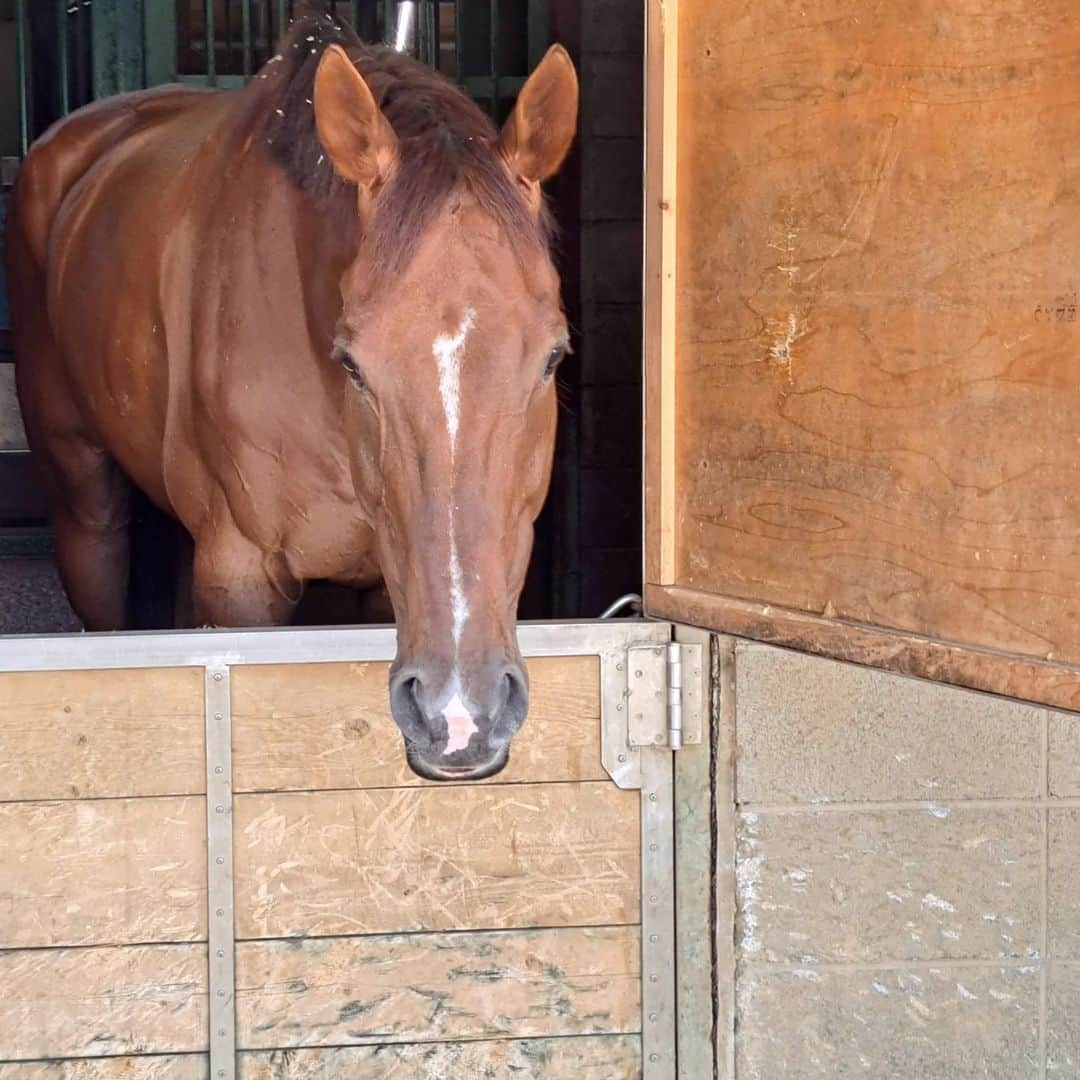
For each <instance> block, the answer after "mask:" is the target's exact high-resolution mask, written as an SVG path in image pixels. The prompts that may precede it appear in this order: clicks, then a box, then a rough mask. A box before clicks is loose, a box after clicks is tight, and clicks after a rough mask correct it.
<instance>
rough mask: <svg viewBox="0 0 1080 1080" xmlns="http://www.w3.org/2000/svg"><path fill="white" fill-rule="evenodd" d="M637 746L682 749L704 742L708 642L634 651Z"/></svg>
mask: <svg viewBox="0 0 1080 1080" xmlns="http://www.w3.org/2000/svg"><path fill="white" fill-rule="evenodd" d="M628 660H629V665H630V667H629V672H628V676H629V677H628V679H627V690H626V694H627V703H628V714H629V743H630V745H631V746H666V747H668V748H670V749H671V750H681V749H682V748H683V746H692V745H694V744H695V743H700V742H701V726H702V724H701V717H702V707H703V700H704V696H705V694H704V666H703V665H704V647H703V646H702V645H684V644H681V643H679V642H677V641H672V642H670V643H669V644H667V645H645V646H638V647H633V648H631V649H630V650H629V652H628Z"/></svg>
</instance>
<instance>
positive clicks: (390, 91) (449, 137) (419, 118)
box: [243, 8, 553, 275]
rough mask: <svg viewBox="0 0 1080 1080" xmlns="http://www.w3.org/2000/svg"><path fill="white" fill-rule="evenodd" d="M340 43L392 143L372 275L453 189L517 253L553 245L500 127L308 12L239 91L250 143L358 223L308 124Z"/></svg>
mask: <svg viewBox="0 0 1080 1080" xmlns="http://www.w3.org/2000/svg"><path fill="white" fill-rule="evenodd" d="M331 45H340V46H341V47H342V48H344V49H345V51H346V52H347V54H348V55H349V58H350V59H351V60H352V61H353V63H354V64H356V66H357V67H358V69H359V70H360V72H361V74H362V75H363V76H364V79H365V81H366V82H367V84H368V86H369V87H370V88H371V92H372V94H373V95H374V97H375V100H376V101H377V102H378V104H379V107H380V108H381V109H382V112H383V115H384V116H385V117H386V119H387V120H388V121H389V122H390V125H391V127H392V128H393V129H394V133H395V134H396V135H397V139H398V160H397V166H396V168H395V170H394V174H393V176H392V177H391V178H390V180H389V181H388V182H387V184H386V186H385V187H384V188H383V189H382V190H381V191H380V192H379V194H378V196H377V197H376V199H375V201H374V208H373V213H372V217H371V220H370V222H369V223H368V225H367V228H366V231H365V239H366V240H367V241H368V245H369V250H370V251H371V253H372V257H373V263H374V265H373V267H372V269H373V271H374V273H375V274H377V275H381V274H388V273H394V272H395V271H398V270H400V269H402V268H403V267H404V266H405V265H407V263H408V261H409V259H410V258H411V257H412V255H413V253H414V252H415V250H416V247H417V245H418V244H419V242H420V239H421V237H422V236H423V235H424V233H425V231H426V230H427V228H428V227H429V226H430V225H431V223H432V222H433V220H434V219H435V218H436V216H437V215H438V214H439V212H440V211H441V210H442V208H443V207H444V206H445V205H446V203H447V201H448V200H449V198H450V197H451V195H453V194H454V193H455V192H459V191H462V190H463V191H465V192H466V193H467V194H469V195H470V196H471V197H472V198H473V199H474V200H475V201H476V203H477V204H478V205H479V206H480V207H481V208H482V209H483V210H484V211H486V212H487V213H488V214H489V215H490V216H491V217H492V218H493V219H494V220H495V222H496V223H497V225H498V226H499V227H500V229H501V230H502V232H503V234H504V235H505V236H506V238H507V239H508V240H509V242H510V243H511V244H512V245H513V246H514V247H515V248H516V249H517V250H518V251H519V252H521V251H523V250H525V248H526V247H535V245H539V246H540V248H541V249H542V250H543V251H545V252H547V251H550V247H551V241H552V236H553V225H552V219H551V217H550V214H549V213H548V211H547V208H546V206H542V208H541V212H540V213H539V214H536V213H534V212H533V211H532V210H531V209H530V207H529V205H528V203H527V202H526V200H525V197H524V195H523V194H522V192H521V191H520V189H519V188H518V186H517V184H516V183H515V181H514V179H513V177H512V176H511V175H510V173H509V171H508V170H507V169H506V167H505V165H504V164H503V162H502V161H501V159H500V157H499V153H498V148H497V140H498V132H497V130H496V128H495V126H494V124H493V123H492V122H491V120H490V119H488V117H487V116H486V115H485V114H484V113H483V112H482V111H481V109H480V108H479V107H478V106H477V105H476V104H475V103H474V102H473V101H472V99H471V98H469V97H468V96H467V95H466V94H465V93H464V92H463V91H462V90H461V89H459V88H458V87H457V86H456V85H454V84H453V83H452V82H450V80H449V79H447V78H446V77H445V76H443V75H442V74H440V73H439V72H436V71H433V70H432V69H430V68H428V67H427V66H425V65H424V64H421V63H419V62H418V61H416V60H413V59H412V58H411V57H408V56H404V55H402V54H400V53H397V52H395V51H394V50H392V49H388V48H385V47H384V46H379V45H368V44H366V43H364V42H363V41H361V40H360V38H359V37H358V36H357V35H356V33H355V32H354V31H353V30H352V28H351V27H348V26H346V25H343V24H342V23H339V22H338V21H337V20H336V19H335V18H333V17H332V16H330V15H328V14H325V13H322V12H318V11H315V10H312V9H311V8H306V9H304V10H302V11H301V12H300V13H298V15H297V17H296V19H295V20H294V21H293V23H292V25H291V26H290V28H289V30H288V32H287V33H286V34H285V36H284V37H283V39H282V40H281V43H280V45H279V46H278V51H277V53H276V54H275V55H274V57H273V58H272V59H271V60H269V61H268V62H267V63H266V64H265V65H264V66H263V68H262V70H261V71H260V72H259V73H258V74H257V75H256V77H255V78H254V79H252V80H251V82H250V83H249V84H248V87H247V88H246V89H245V90H244V91H243V94H244V96H245V98H246V101H247V108H246V109H245V111H244V115H245V117H246V120H247V124H248V125H250V129H251V130H253V131H254V133H255V136H256V138H255V142H256V144H257V145H258V146H259V147H260V148H261V150H262V151H263V152H264V153H265V154H267V156H268V157H269V158H270V159H271V160H272V161H274V162H275V163H276V164H278V165H279V166H280V167H281V168H282V169H283V170H284V171H285V174H286V175H287V176H288V178H289V180H290V181H291V182H292V184H293V185H294V186H295V187H297V188H298V189H300V190H301V191H303V192H304V193H305V194H306V195H307V196H308V197H310V198H311V199H312V200H313V201H314V202H315V203H316V204H317V205H318V206H320V207H321V208H323V209H324V210H325V211H326V212H328V213H331V214H333V215H335V216H337V217H338V218H339V219H340V220H341V222H342V224H343V225H345V224H346V223H349V222H352V223H355V220H356V188H355V185H354V184H352V183H351V182H349V181H346V180H343V179H342V178H341V177H339V176H338V175H337V174H336V173H335V172H334V169H333V166H332V165H331V162H330V158H329V156H328V155H327V154H326V152H325V151H324V149H323V146H322V144H321V142H320V141H319V136H318V132H317V130H316V125H315V109H314V106H313V104H312V103H313V101H314V86H315V73H316V71H317V69H318V66H319V61H320V60H321V59H322V55H323V53H324V52H325V51H326V49H327V48H329V47H330V46H331Z"/></svg>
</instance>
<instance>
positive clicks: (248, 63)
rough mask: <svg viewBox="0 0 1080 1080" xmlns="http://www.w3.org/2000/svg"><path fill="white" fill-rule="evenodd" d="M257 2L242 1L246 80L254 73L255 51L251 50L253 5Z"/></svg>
mask: <svg viewBox="0 0 1080 1080" xmlns="http://www.w3.org/2000/svg"><path fill="white" fill-rule="evenodd" d="M254 2H255V0H240V6H241V9H242V11H241V23H240V30H241V34H242V35H243V39H244V78H245V79H250V78H251V71H252V67H253V65H252V56H253V51H252V48H251V5H252V4H253V3H254Z"/></svg>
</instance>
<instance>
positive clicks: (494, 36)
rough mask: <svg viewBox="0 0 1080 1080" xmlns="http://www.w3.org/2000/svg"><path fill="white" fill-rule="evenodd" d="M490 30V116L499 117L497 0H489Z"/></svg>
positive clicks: (496, 118) (495, 118)
mask: <svg viewBox="0 0 1080 1080" xmlns="http://www.w3.org/2000/svg"><path fill="white" fill-rule="evenodd" d="M489 10H490V12H491V25H490V27H489V29H490V32H491V37H490V43H489V46H488V49H489V52H490V53H491V116H492V118H493V119H494V120H496V121H497V120H498V119H499V0H491V3H490V8H489Z"/></svg>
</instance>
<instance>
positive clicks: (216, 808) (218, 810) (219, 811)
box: [214, 806, 225, 814]
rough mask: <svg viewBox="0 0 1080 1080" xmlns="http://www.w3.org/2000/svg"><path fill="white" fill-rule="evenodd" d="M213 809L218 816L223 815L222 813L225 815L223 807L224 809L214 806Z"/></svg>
mask: <svg viewBox="0 0 1080 1080" xmlns="http://www.w3.org/2000/svg"><path fill="white" fill-rule="evenodd" d="M214 809H215V810H216V811H217V812H218V813H219V814H224V813H225V807H224V806H215V807H214Z"/></svg>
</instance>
